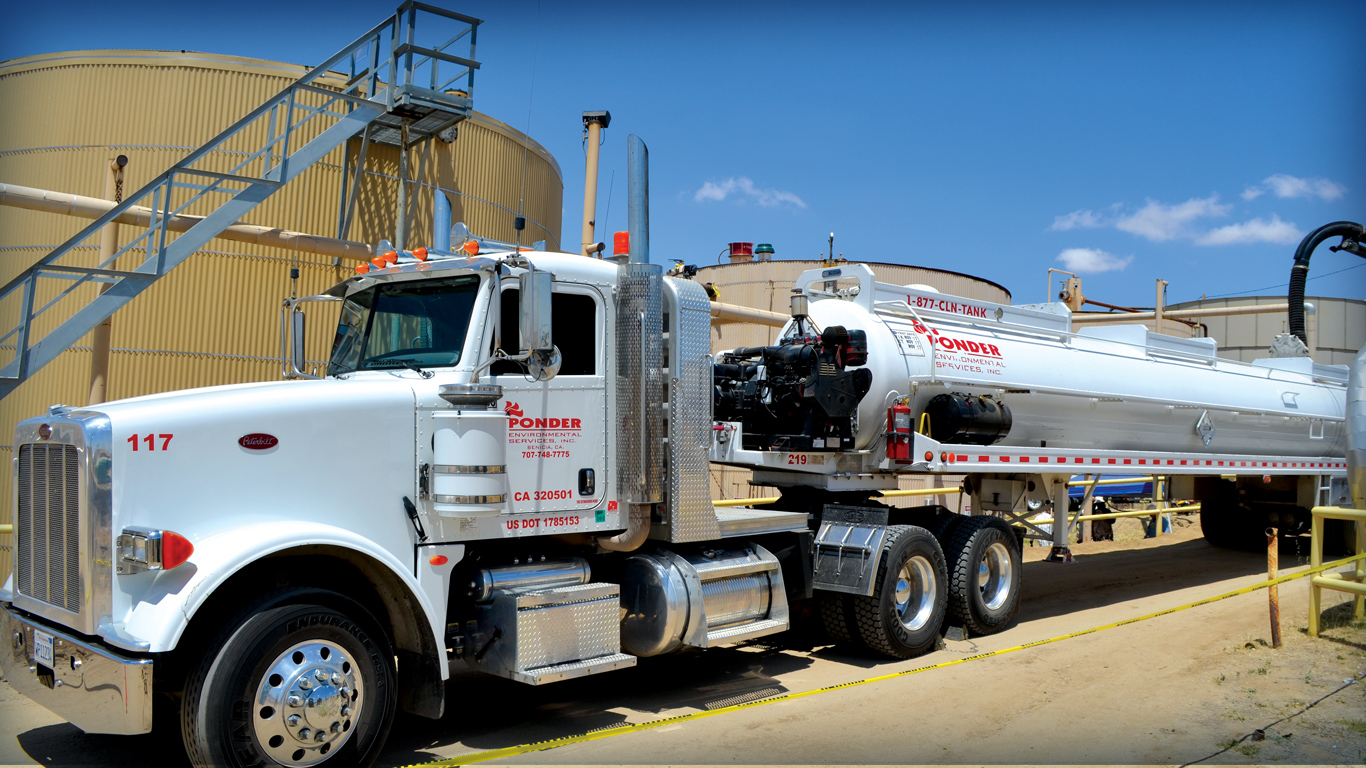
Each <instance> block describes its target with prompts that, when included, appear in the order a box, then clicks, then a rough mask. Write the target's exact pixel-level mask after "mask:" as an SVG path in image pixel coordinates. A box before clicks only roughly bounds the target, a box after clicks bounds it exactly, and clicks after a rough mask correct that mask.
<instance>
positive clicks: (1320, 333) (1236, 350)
mask: <svg viewBox="0 0 1366 768" xmlns="http://www.w3.org/2000/svg"><path fill="white" fill-rule="evenodd" d="M1304 301H1305V303H1306V304H1313V305H1314V313H1313V314H1306V315H1305V330H1306V334H1305V335H1307V336H1308V337H1309V347H1310V349H1311V350H1312V351H1313V358H1314V361H1315V362H1317V363H1320V364H1323V365H1351V364H1352V361H1353V360H1355V359H1356V355H1357V350H1359V349H1361V348H1362V346H1366V301H1363V300H1361V299H1338V298H1328V297H1323V296H1306V297H1305V298H1304ZM1284 303H1285V296H1241V297H1238V298H1235V299H1205V300H1203V301H1187V302H1184V303H1182V304H1173V305H1171V307H1170V308H1171V309H1203V308H1205V307H1246V306H1253V305H1258V304H1284ZM1200 322H1202V323H1204V324H1205V327H1206V328H1207V329H1209V337H1210V338H1212V339H1214V340H1215V341H1216V342H1217V343H1218V344H1219V356H1220V357H1226V358H1228V359H1230V360H1241V361H1243V362H1245V363H1250V362H1252V361H1253V360H1256V359H1258V358H1264V357H1270V356H1271V354H1270V348H1271V342H1272V340H1273V339H1275V338H1276V336H1277V334H1281V333H1289V332H1290V318H1289V317H1288V316H1287V314H1286V313H1285V312H1275V313H1268V314H1264V315H1260V314H1259V315H1232V316H1229V317H1205V318H1201V320H1200Z"/></svg>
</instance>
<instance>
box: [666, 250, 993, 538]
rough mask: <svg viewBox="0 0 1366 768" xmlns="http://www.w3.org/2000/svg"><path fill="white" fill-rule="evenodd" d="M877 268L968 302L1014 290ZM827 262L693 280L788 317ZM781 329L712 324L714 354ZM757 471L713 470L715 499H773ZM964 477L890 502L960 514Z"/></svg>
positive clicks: (738, 267)
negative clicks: (938, 491)
mask: <svg viewBox="0 0 1366 768" xmlns="http://www.w3.org/2000/svg"><path fill="white" fill-rule="evenodd" d="M863 263H866V264H868V266H870V267H872V269H873V273H874V274H875V275H876V276H877V279H878V282H883V283H891V284H893V285H928V286H931V287H933V288H935V289H937V290H939V291H942V292H944V293H947V294H952V295H954V296H962V297H964V298H968V299H981V300H984V301H991V302H995V303H997V304H1009V303H1010V291H1007V290H1006V289H1005V288H1004V287H1002V286H1000V285H997V284H996V283H993V282H991V281H990V280H986V279H983V278H980V277H973V276H972V275H965V274H962V273H960V272H951V271H948V270H943V269H934V268H933V267H915V266H908V265H905V264H881V263H877V262H863ZM821 266H822V262H820V261H819V260H816V259H801V260H792V261H748V262H735V263H730V264H720V265H716V266H709V267H701V268H699V269H698V270H697V276H696V277H694V278H693V279H694V280H696V281H697V282H699V283H711V284H712V285H713V286H714V287H716V288H717V289H719V290H720V292H721V298H720V301H722V302H724V303H727V304H739V305H741V306H745V307H751V308H754V309H765V310H769V311H771V312H782V313H784V314H785V313H787V311H788V306H789V304H788V297H790V296H791V295H792V286H793V283H794V282H795V281H796V279H797V276H798V275H800V274H801V273H803V272H805V271H806V270H808V269H819V268H821ZM777 333H778V329H777V328H770V327H768V326H763V325H755V324H753V323H728V324H726V325H717V326H712V344H711V346H712V351H713V352H717V351H720V350H722V349H734V348H735V347H748V346H766V345H769V344H772V343H773V342H774V341H775V340H776V338H777ZM751 477H752V473H751V472H750V470H748V469H741V468H738V467H725V466H722V465H719V464H714V465H712V467H711V489H712V497H713V498H717V499H737V498H751V497H765V496H771V495H774V493H775V491H774V489H772V488H767V487H760V486H752V485H750V479H751ZM934 480H935V479H934V478H933V477H930V476H911V475H907V476H903V477H901V478H900V487H901V488H903V489H906V490H911V489H917V488H929V487H936V486H934ZM961 480H962V477H961V476H960V475H945V476H943V477H942V478H941V482H942V483H943V485H944V486H945V487H946V488H948V489H949V491H948V492H947V494H946V495H944V496H932V497H909V498H901V499H894V500H893V499H889V500H888V501H889V502H891V503H892V504H893V506H920V505H922V504H926V503H935V504H941V503H942V504H944V505H945V506H947V507H949V508H950V509H952V510H954V511H958V492H957V488H958V485H959V483H960V482H961Z"/></svg>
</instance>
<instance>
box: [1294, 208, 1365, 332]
mask: <svg viewBox="0 0 1366 768" xmlns="http://www.w3.org/2000/svg"><path fill="white" fill-rule="evenodd" d="M1339 235H1341V236H1342V239H1343V243H1344V245H1346V244H1347V241H1349V240H1350V241H1355V242H1354V243H1353V246H1351V247H1348V250H1350V251H1351V252H1352V253H1356V254H1357V255H1359V256H1362V255H1366V254H1363V253H1362V251H1361V248H1360V247H1359V246H1358V245H1357V244H1358V243H1360V242H1361V241H1362V239H1363V235H1366V227H1362V226H1361V225H1360V224H1357V223H1356V222H1354V221H1335V222H1333V223H1332V224H1324V225H1323V226H1321V227H1319V228H1318V229H1316V230H1314V231H1313V232H1310V233H1309V234H1307V235H1305V236H1304V239H1303V240H1301V241H1300V247H1299V248H1296V249H1295V264H1294V266H1292V267H1291V268H1290V296H1289V299H1290V301H1289V303H1290V332H1291V333H1293V334H1295V335H1296V336H1298V337H1299V339H1300V341H1302V342H1304V343H1305V344H1308V343H1309V338H1308V337H1307V336H1306V335H1305V332H1304V282H1305V280H1307V279H1308V278H1309V256H1310V254H1312V253H1313V252H1314V249H1315V248H1317V247H1319V244H1320V243H1322V242H1323V241H1324V240H1327V239H1328V238H1330V237H1337V236H1339ZM1335 250H1336V249H1335Z"/></svg>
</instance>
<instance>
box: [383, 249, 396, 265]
mask: <svg viewBox="0 0 1366 768" xmlns="http://www.w3.org/2000/svg"><path fill="white" fill-rule="evenodd" d="M380 258H382V259H384V260H385V261H386V262H388V263H390V264H397V263H398V252H397V251H385V253H384V255H383V256H381V257H380Z"/></svg>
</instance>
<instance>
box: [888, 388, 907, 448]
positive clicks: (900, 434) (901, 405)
mask: <svg viewBox="0 0 1366 768" xmlns="http://www.w3.org/2000/svg"><path fill="white" fill-rule="evenodd" d="M887 458H889V459H891V460H893V461H910V460H911V407H910V406H909V405H907V404H906V403H905V402H902V401H897V402H896V403H895V404H894V405H892V407H891V408H888V409H887Z"/></svg>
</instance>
